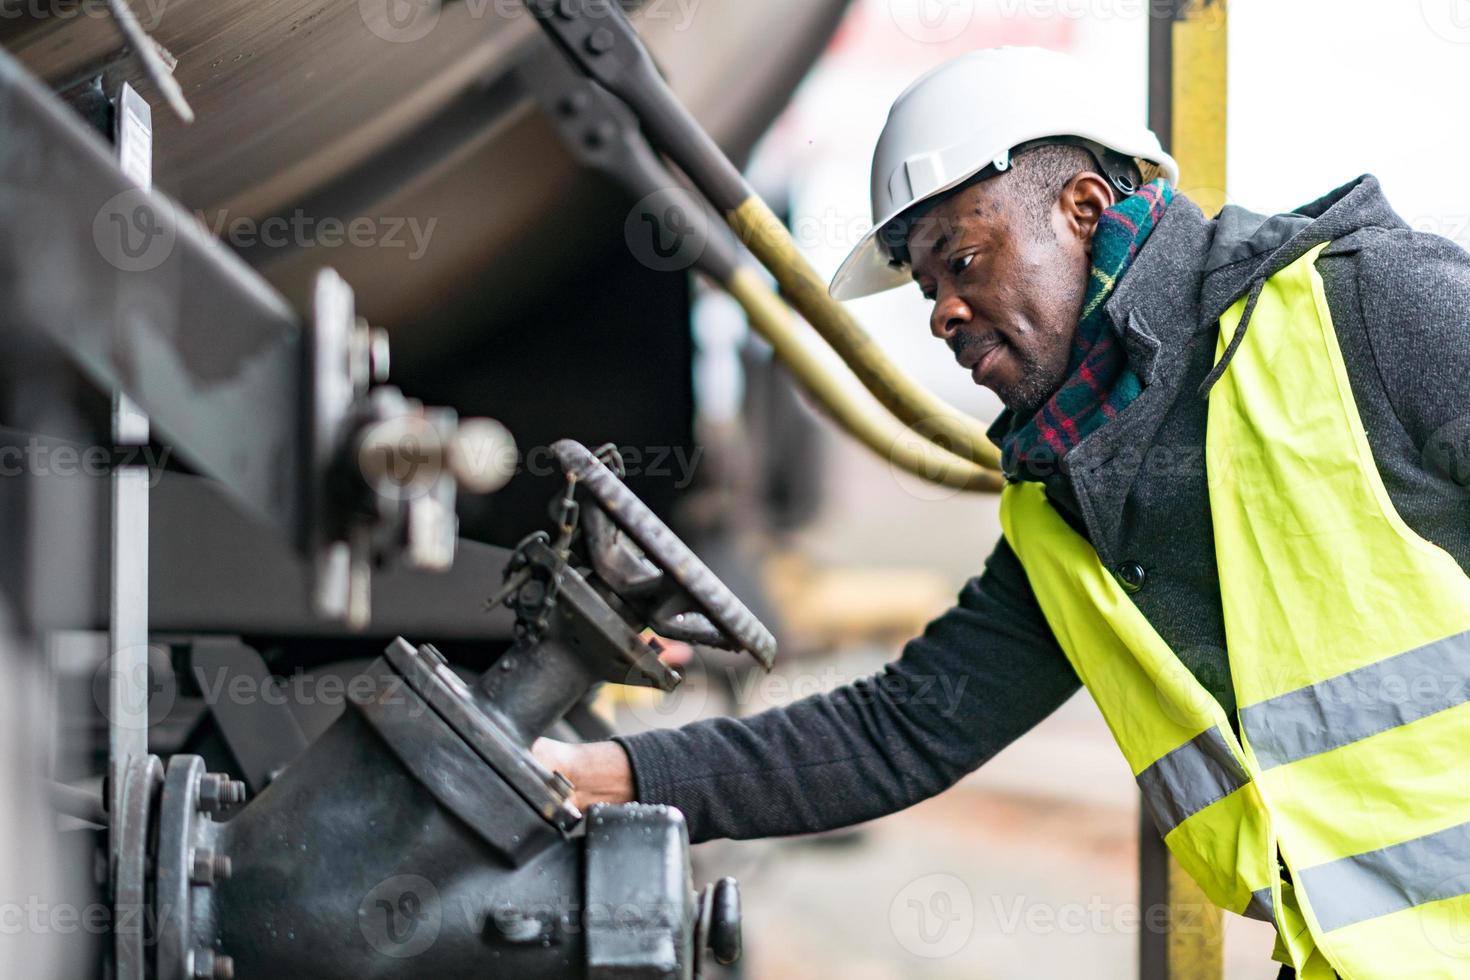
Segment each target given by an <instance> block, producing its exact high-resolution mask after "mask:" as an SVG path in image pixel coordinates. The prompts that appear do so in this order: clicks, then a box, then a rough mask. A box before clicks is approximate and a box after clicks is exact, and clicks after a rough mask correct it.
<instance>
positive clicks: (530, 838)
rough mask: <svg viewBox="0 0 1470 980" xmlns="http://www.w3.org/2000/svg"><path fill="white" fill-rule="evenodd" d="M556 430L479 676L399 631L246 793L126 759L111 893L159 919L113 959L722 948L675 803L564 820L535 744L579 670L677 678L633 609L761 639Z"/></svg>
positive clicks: (590, 954)
mask: <svg viewBox="0 0 1470 980" xmlns="http://www.w3.org/2000/svg"><path fill="white" fill-rule="evenodd" d="M555 449H556V453H557V456H558V459H559V460H560V462H561V464H562V466H563V467H564V468H565V471H566V474H567V490H566V493H565V495H564V496H562V497H561V498H559V507H558V511H559V514H560V517H561V520H560V522H559V527H558V534H557V538H556V540H554V541H553V540H551V539H550V538H549V537H548V536H547V535H545V534H535V535H532V536H531V537H529V538H527V539H526V540H525V542H523V544H522V546H521V547H520V548H519V549H518V550H517V551H516V552H515V555H514V557H513V558H512V561H511V562H510V564H509V566H508V567H507V570H506V581H505V587H504V588H503V589H502V590H501V592H500V593H499V595H500V597H501V598H502V599H503V601H504V602H506V603H509V604H510V605H511V607H512V608H513V609H514V612H515V629H516V634H517V640H516V642H515V644H514V645H513V646H512V647H511V648H510V650H509V651H507V652H506V653H505V654H504V655H503V656H502V657H501V658H500V659H499V660H498V661H497V662H496V663H495V664H494V665H492V666H491V667H490V668H489V669H488V670H487V671H485V672H484V674H483V675H482V676H481V677H480V678H479V679H478V680H475V681H474V682H472V683H467V682H466V681H465V680H464V679H462V678H461V676H460V675H459V674H458V673H456V672H455V671H454V670H453V669H452V668H451V667H450V666H449V664H448V662H447V661H446V660H445V658H444V656H443V655H442V654H441V653H439V651H438V650H436V649H435V648H434V647H433V646H429V645H425V646H421V647H418V648H417V649H415V648H414V647H413V646H412V645H410V644H409V643H408V642H406V641H404V640H402V639H398V640H395V641H394V642H393V643H392V644H391V645H390V646H389V647H388V649H387V651H386V652H385V654H384V655H383V656H382V657H381V658H379V659H378V660H377V661H375V662H374V663H373V664H372V665H371V666H370V667H368V668H367V670H365V671H364V672H362V673H361V674H359V675H358V676H357V677H356V678H354V679H353V680H352V681H350V682H349V683H348V685H347V690H348V692H349V693H348V696H349V702H348V709H347V710H346V711H345V712H344V713H343V715H342V717H341V718H340V719H339V720H338V721H337V722H336V723H335V724H333V725H332V726H331V728H330V729H328V730H327V732H326V733H325V734H324V735H322V736H321V737H320V738H319V739H317V740H316V741H315V742H314V743H313V744H312V745H311V747H310V748H309V749H308V750H307V751H306V752H305V754H304V755H302V756H301V757H300V758H299V759H297V760H296V761H294V762H293V763H291V764H290V765H289V766H288V767H286V768H285V770H284V771H283V772H282V773H281V775H280V776H279V778H277V779H276V780H275V781H273V782H272V783H271V784H270V785H269V787H268V788H267V789H266V790H265V791H264V792H263V793H262V794H261V795H259V796H258V797H256V798H255V799H254V800H252V801H250V802H249V803H244V802H243V796H244V785H243V783H239V782H236V781H234V780H231V779H230V778H228V777H227V776H224V775H221V774H218V773H211V772H207V771H206V768H205V764H204V762H203V760H202V759H200V758H198V757H197V756H190V755H175V756H174V757H173V758H172V759H170V760H169V762H168V764H167V766H166V767H165V766H164V765H163V764H162V763H161V762H160V760H158V759H157V758H156V757H153V756H147V757H144V758H139V759H134V760H133V761H132V762H131V763H130V765H129V766H128V768H127V770H126V773H125V774H124V777H123V778H124V783H123V787H122V800H123V809H122V811H121V812H120V814H119V816H120V818H121V823H120V825H119V826H118V828H117V829H118V831H119V833H120V835H121V836H122V838H123V846H122V849H121V852H120V854H119V874H118V882H117V901H118V903H119V906H120V908H127V907H128V906H129V904H130V903H136V905H137V907H138V908H139V910H140V912H141V913H142V914H139V915H137V916H135V917H132V918H134V919H135V921H138V922H153V923H156V926H155V927H154V928H155V929H156V933H155V934H154V935H152V936H149V935H148V934H147V933H146V932H145V931H135V932H133V933H132V934H129V935H126V936H123V937H120V938H122V939H125V940H126V941H127V942H129V943H132V944H133V946H134V948H132V949H130V950H127V951H125V952H121V953H120V956H119V958H120V960H125V961H133V960H136V961H138V962H141V963H142V964H143V975H145V976H148V977H156V978H158V980H184V978H193V977H221V978H222V977H229V976H233V975H236V974H237V973H238V975H240V976H272V975H277V976H278V975H283V974H287V975H293V976H311V977H322V978H330V977H341V978H350V977H362V976H385V977H386V976H424V975H432V976H442V977H451V978H458V977H464V978H470V977H483V976H514V977H543V976H544V977H553V976H568V975H575V976H587V977H589V978H602V977H605V978H614V977H616V978H623V977H627V978H639V977H646V978H654V977H660V978H661V977H689V976H692V975H695V974H696V973H697V972H698V970H699V967H700V963H701V961H702V960H703V959H705V958H707V957H712V958H714V959H717V960H718V961H720V962H722V963H726V964H728V963H731V962H733V961H734V960H735V959H736V958H737V957H738V956H739V952H740V934H739V930H740V924H739V900H738V894H737V892H736V887H735V884H734V882H733V881H731V880H728V879H727V880H724V881H721V882H720V883H718V884H716V885H712V886H710V887H708V888H706V889H705V890H704V891H703V892H702V893H701V894H695V892H694V887H693V883H692V882H691V878H690V869H689V844H688V838H687V836H686V834H685V832H684V827H683V820H682V818H681V817H680V815H679V814H678V812H677V811H672V810H669V809H667V808H664V807H655V806H643V805H630V806H604V807H598V808H596V809H594V810H593V812H592V813H590V814H587V815H586V817H585V818H584V816H583V815H582V814H581V813H579V812H578V811H577V810H576V809H575V808H574V807H573V806H572V805H571V804H570V803H569V802H568V793H569V789H570V787H569V786H568V785H567V784H566V782H565V781H564V780H563V779H562V778H561V777H560V776H559V775H558V774H556V773H552V772H548V771H547V770H545V769H544V768H543V767H542V766H540V765H539V764H538V763H537V762H536V760H535V759H534V758H533V757H532V756H531V755H530V752H529V748H530V745H531V743H532V742H533V741H534V740H535V739H536V738H537V737H539V736H540V735H541V734H542V733H543V732H544V731H546V730H547V729H548V728H549V727H550V725H551V724H552V723H553V722H555V721H557V720H558V719H560V718H561V717H562V716H563V715H565V714H566V713H567V711H568V710H569V709H571V708H572V707H573V706H575V705H576V704H577V703H579V702H580V701H582V700H583V698H585V697H586V695H587V693H588V692H589V690H590V689H591V688H592V686H593V685H595V684H598V683H601V682H613V683H631V684H642V685H650V686H654V687H659V688H663V689H669V688H672V687H673V686H675V685H676V684H677V683H678V681H679V677H678V675H677V674H675V673H674V672H673V671H671V670H670V669H669V668H668V667H666V666H664V665H663V664H662V663H660V661H659V659H658V656H657V650H656V648H655V647H653V646H651V645H650V644H649V643H648V642H646V641H645V640H644V639H642V638H641V636H640V633H641V630H642V629H643V627H645V626H647V625H656V626H657V627H658V628H659V630H660V632H661V633H662V635H664V636H668V637H670V638H683V639H689V640H697V641H698V642H700V643H704V644H708V645H715V646H721V647H725V648H728V649H735V650H746V651H749V652H750V653H751V654H753V655H754V656H756V657H757V658H758V659H760V660H761V661H763V662H765V663H767V664H768V663H769V662H770V658H771V656H772V655H773V654H774V641H773V640H772V638H771V635H770V634H769V633H768V632H766V630H765V629H764V627H762V626H761V625H760V624H759V623H758V622H757V621H756V620H755V619H754V617H752V616H751V615H750V613H749V612H748V611H747V610H746V609H745V607H744V606H743V605H741V603H740V602H739V600H738V599H736V598H735V597H734V596H733V595H732V594H730V592H729V591H728V590H726V589H725V588H724V586H722V585H721V584H720V583H719V582H718V581H717V580H716V579H715V578H714V577H713V576H712V575H711V574H710V573H709V571H708V570H707V569H705V568H704V566H703V565H702V564H701V563H700V562H699V561H698V559H696V558H695V557H694V556H693V555H692V554H690V553H689V551H688V550H687V549H685V548H684V546H683V545H682V544H681V543H680V542H679V540H678V539H677V538H675V537H674V536H673V535H672V533H671V532H669V530H668V529H667V528H666V527H665V526H664V525H663V524H662V522H660V521H659V520H658V519H657V518H655V517H654V516H653V515H652V514H651V513H650V512H649V511H648V510H647V509H646V508H645V507H643V506H642V505H641V504H640V503H639V501H638V500H637V498H635V497H633V496H632V495H631V494H630V493H628V491H627V490H626V489H625V488H624V487H623V485H622V484H621V483H620V482H619V481H618V479H617V477H616V476H614V475H613V473H612V472H611V471H610V470H609V469H608V468H607V467H606V466H604V465H603V463H602V462H600V461H599V460H598V459H596V458H595V457H594V456H593V455H592V454H591V453H589V452H588V451H587V450H586V449H584V448H583V447H582V446H580V445H579V444H577V443H573V442H563V443H559V444H558V445H557V446H556V447H555Z"/></svg>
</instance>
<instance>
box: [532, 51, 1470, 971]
mask: <svg viewBox="0 0 1470 980" xmlns="http://www.w3.org/2000/svg"><path fill="white" fill-rule="evenodd" d="M1100 84H1101V83H1100V80H1099V79H1096V78H1091V77H1088V76H1086V75H1085V74H1083V73H1082V72H1081V70H1080V69H1079V68H1078V67H1077V66H1076V65H1075V64H1073V63H1072V62H1070V61H1068V60H1067V59H1065V58H1063V57H1062V56H1060V55H1055V54H1051V53H1047V52H1042V51H1036V50H1031V49H999V50H995V51H982V52H976V53H974V54H971V55H967V56H964V57H962V58H959V59H957V60H956V61H954V62H951V63H949V64H947V65H945V66H942V67H941V68H939V69H937V70H936V71H934V72H932V73H930V74H929V75H927V76H925V77H924V78H923V79H920V80H919V82H917V83H916V84H915V85H914V86H913V87H912V88H910V89H909V91H907V92H905V93H904V95H903V96H901V97H900V98H899V100H898V102H897V103H896V104H895V106H894V109H893V112H892V114H891V115H890V117H889V122H888V124H887V126H886V128H885V130H884V134H883V137H882V139H881V140H880V143H879V147H878V150H877V154H876V157H875V161H874V171H873V183H874V187H873V197H874V219H875V227H874V229H873V231H872V232H871V233H870V234H869V236H868V237H867V238H866V239H865V240H864V241H863V243H862V244H861V245H860V246H859V248H858V249H857V250H856V251H855V252H854V255H853V257H852V258H850V259H849V260H848V262H847V263H846V264H845V265H844V267H843V269H842V271H841V272H839V274H838V277H837V279H836V281H835V282H834V287H833V292H834V295H836V296H838V298H851V297H853V296H858V295H864V294H866V293H869V292H873V291H876V290H878V289H882V288H887V287H889V286H893V285H896V284H898V283H899V282H903V281H907V280H908V279H909V278H912V280H913V281H915V282H917V283H918V285H919V288H920V289H922V290H923V292H924V294H925V295H926V296H927V297H929V298H930V299H931V300H932V302H933V313H932V315H931V320H930V328H931V330H932V331H933V333H934V334H935V336H936V337H939V338H941V339H943V340H944V341H945V342H946V343H947V344H948V345H949V346H950V347H951V348H952V349H953V350H954V352H955V356H956V359H957V360H958V361H959V363H960V365H961V366H962V367H963V368H964V369H965V370H967V371H969V372H970V373H971V374H972V375H973V377H974V379H975V381H976V382H977V383H979V384H982V385H984V386H986V387H988V388H990V389H992V390H993V391H995V392H996V394H997V395H999V396H1000V398H1001V399H1002V401H1003V402H1004V404H1005V406H1006V411H1005V413H1004V414H1002V416H1001V417H1000V418H999V419H998V420H997V421H996V423H995V425H994V427H993V428H992V430H991V435H992V438H993V439H994V440H995V441H996V442H997V443H998V444H999V445H1000V446H1001V447H1002V450H1003V464H1004V468H1005V470H1006V473H1007V476H1008V478H1009V482H1008V486H1007V489H1006V491H1005V493H1004V494H1003V498H1002V515H1001V516H1002V525H1003V528H1004V531H1005V536H1004V538H1003V539H1002V541H1001V542H1000V543H999V544H998V545H997V546H996V548H995V550H994V552H993V553H992V554H991V555H990V557H989V558H988V560H987V561H986V566H985V570H984V572H983V574H981V575H980V576H979V577H978V578H976V579H974V580H972V581H971V582H969V583H968V584H967V585H966V586H965V588H964V590H963V591H962V592H961V594H960V596H959V601H958V604H957V605H956V606H955V607H954V608H953V609H951V610H950V611H949V612H947V613H945V614H944V615H943V616H941V617H940V618H939V619H937V620H936V621H934V622H933V623H931V624H930V625H929V627H928V628H927V629H926V630H925V632H924V634H923V635H922V636H920V637H918V638H916V639H914V640H912V641H911V642H910V643H908V644H907V645H906V647H905V648H904V650H903V654H902V656H901V657H899V659H898V660H897V661H895V662H894V663H892V664H890V665H889V666H888V667H887V668H885V669H884V670H883V671H882V672H881V673H879V674H878V675H876V676H874V677H871V678H867V679H864V680H861V681H858V682H856V683H854V684H851V685H849V686H847V687H844V688H840V689H838V690H836V691H833V692H831V693H829V694H825V695H820V696H817V697H813V698H808V699H806V700H804V701H801V702H799V703H796V704H794V705H791V706H789V707H786V708H782V709H779V710H774V711H768V712H765V713H762V714H760V715H756V716H754V717H750V718H745V719H716V720H710V721H704V722H700V723H697V724H693V725H689V726H686V727H685V728H682V729H679V730H675V731H664V732H651V733H647V734H641V735H636V736H632V737H626V738H620V739H617V740H616V741H615V742H611V743H604V744H596V745H587V746H576V747H573V746H564V745H560V744H556V743H542V744H541V745H540V746H538V754H539V755H540V756H541V758H542V759H543V760H544V761H546V762H547V763H548V764H550V765H552V766H554V767H555V768H557V769H559V770H561V771H562V772H563V773H565V774H566V775H567V776H568V777H569V778H570V779H571V780H572V782H573V783H574V784H575V785H576V787H577V799H578V802H579V803H581V804H583V805H586V804H590V803H593V802H598V801H608V802H621V801H627V800H630V799H633V798H637V799H640V800H644V801H648V802H661V803H667V804H670V805H672V806H676V807H678V808H679V809H680V810H682V811H683V812H684V814H685V816H686V818H687V819H688V823H689V829H690V836H691V838H692V839H693V840H696V841H699V840H706V839H710V838H715V837H732V838H751V837H760V836H770V835H782V834H797V833H809V832H814V831H820V830H826V829H830V828H834V827H840V826H844V825H848V824H852V823H856V822H859V821H863V820H869V819H872V818H874V817H878V816H882V815H884V814H888V813H892V812H894V811H896V810H899V809H902V808H904V807H907V806H909V805H911V804H914V803H916V802H918V801H920V800H923V799H925V798H927V797H930V796H932V795H934V794H936V793H938V792H940V791H942V790H944V789H945V788H947V787H949V786H950V785H952V784H953V783H954V782H956V781H957V780H958V779H959V778H960V777H962V776H964V775H965V774H966V773H968V772H970V771H972V770H973V769H975V768H976V767H978V766H979V765H981V764H983V763H984V762H985V761H986V760H988V759H990V758H991V757H992V756H994V755H995V754H996V753H997V752H999V751H1000V750H1001V749H1002V748H1004V747H1005V746H1006V745H1008V744H1010V743H1011V742H1012V741H1013V740H1015V739H1016V738H1018V737H1020V736H1021V735H1022V734H1024V733H1025V732H1026V731H1027V730H1029V729H1030V728H1031V727H1032V726H1034V725H1035V724H1036V723H1037V722H1039V721H1041V720H1042V719H1043V718H1045V717H1046V716H1047V715H1048V714H1049V713H1050V712H1051V711H1053V710H1054V709H1055V708H1056V707H1057V706H1058V705H1060V704H1061V703H1062V702H1063V701H1065V700H1066V699H1067V698H1068V697H1070V696H1071V695H1072V694H1073V693H1074V691H1075V690H1076V688H1077V687H1078V685H1079V683H1083V684H1085V685H1086V686H1087V687H1088V688H1089V691H1090V692H1091V694H1092V695H1093V697H1094V698H1095V700H1096V701H1097V703H1098V705H1099V707H1100V708H1101V709H1102V712H1103V715H1104V716H1105V718H1106V719H1107V720H1108V723H1109V726H1110V728H1111V729H1112V731H1113V734H1114V736H1115V737H1116V738H1117V740H1118V743H1119V745H1120V747H1121V748H1122V750H1123V752H1124V754H1125V756H1126V757H1127V758H1128V761H1129V763H1130V765H1131V766H1132V769H1133V771H1134V773H1135V774H1136V775H1137V777H1138V781H1139V785H1140V787H1141V789H1142V790H1143V794H1144V800H1145V805H1146V806H1147V808H1148V809H1149V811H1150V812H1151V814H1152V816H1153V817H1154V819H1155V821H1156V822H1157V823H1158V825H1159V829H1160V831H1161V833H1163V834H1164V835H1165V840H1166V841H1167V842H1168V844H1169V846H1170V848H1171V850H1172V851H1173V852H1174V854H1175V855H1176V856H1177V857H1178V859H1179V860H1180V862H1181V863H1182V865H1183V866H1184V867H1185V869H1186V870H1188V871H1189V873H1190V874H1191V875H1192V876H1193V877H1194V878H1195V879H1196V880H1197V881H1198V882H1199V883H1200V885H1201V887H1202V888H1203V889H1204V890H1205V892H1206V894H1208V895H1209V896H1210V898H1211V899H1212V900H1214V901H1215V902H1217V903H1218V904H1220V905H1221V906H1222V907H1224V908H1227V909H1229V910H1230V911H1233V912H1237V913H1241V914H1246V915H1252V916H1256V917H1259V918H1262V919H1265V920H1267V921H1272V922H1274V923H1275V924H1276V926H1277V931H1278V937H1279V938H1278V943H1277V949H1276V958H1277V959H1278V960H1279V961H1281V962H1282V963H1284V964H1287V966H1286V967H1285V968H1284V970H1283V975H1284V976H1291V975H1293V974H1292V970H1293V969H1295V970H1296V971H1298V972H1299V974H1300V975H1301V976H1302V977H1305V978H1319V977H1332V976H1333V975H1334V972H1336V973H1337V974H1340V975H1341V976H1344V977H1354V978H1358V977H1389V976H1393V977H1400V976H1403V977H1407V976H1413V977H1451V976H1467V975H1470V960H1466V959H1463V958H1462V957H1465V956H1466V955H1467V954H1470V948H1467V947H1466V946H1465V941H1464V938H1463V935H1462V934H1461V932H1460V931H1457V928H1456V927H1457V925H1458V924H1460V923H1462V922H1463V921H1464V919H1463V918H1462V917H1463V916H1465V915H1466V913H1467V912H1470V774H1467V768H1466V766H1465V765H1464V763H1463V749H1462V746H1463V745H1464V744H1465V741H1464V740H1465V739H1466V738H1467V737H1470V684H1467V676H1470V579H1467V577H1466V572H1465V569H1467V568H1470V492H1467V489H1470V486H1467V485H1470V475H1467V473H1466V470H1465V468H1464V466H1463V464H1460V465H1456V464H1457V463H1459V462H1460V461H1459V460H1457V459H1456V458H1455V454H1454V451H1455V449H1456V448H1457V446H1459V445H1461V444H1462V443H1463V441H1464V436H1465V435H1466V433H1470V424H1465V422H1464V419H1463V418H1462V416H1463V415H1464V413H1465V411H1466V409H1465V406H1467V405H1470V332H1467V328H1466V318H1467V315H1470V314H1467V311H1470V256H1467V255H1466V254H1465V253H1464V252H1463V251H1461V250H1460V249H1458V248H1457V247H1456V246H1454V245H1453V244H1451V243H1450V242H1448V241H1445V240H1443V239H1439V238H1436V237H1434V236H1430V235H1424V234H1418V233H1415V232H1413V231H1411V230H1410V229H1409V228H1408V226H1407V225H1406V224H1405V223H1404V222H1403V221H1402V220H1401V219H1400V218H1399V217H1398V216H1397V215H1396V214H1395V213H1394V212H1393V210H1392V209H1391V208H1390V207H1389V205H1388V203H1387V201H1386V200H1385V199H1384V197H1383V195H1382V193H1381V191H1380V189H1379V186H1378V183H1377V182H1376V181H1375V180H1374V179H1373V178H1372V177H1362V178H1360V179H1358V180H1356V181H1354V182H1353V183H1351V184H1348V185H1347V186H1345V187H1342V188H1340V189H1338V190H1336V191H1333V192H1332V193H1331V194H1328V195H1327V196H1326V197H1324V198H1322V199H1321V200H1319V201H1316V202H1314V203H1312V204H1310V205H1307V206H1306V207H1303V208H1301V209H1300V210H1298V211H1296V212H1293V213H1291V214H1283V215H1276V216H1273V217H1266V216H1262V215H1257V214H1252V213H1250V212H1248V211H1245V210H1243V209H1240V208H1237V207H1233V206H1232V207H1227V208H1226V209H1225V210H1224V211H1223V212H1221V214H1220V215H1219V216H1217V217H1216V218H1214V219H1210V218H1207V217H1206V216H1205V215H1204V214H1202V213H1201V212H1200V210H1199V209H1198V208H1197V207H1196V206H1195V205H1194V204H1193V202H1191V201H1189V200H1188V199H1187V198H1186V197H1184V196H1182V195H1176V194H1174V192H1173V191H1172V183H1173V180H1174V179H1175V178H1176V177H1177V173H1176V168H1175V165H1174V162H1173V161H1172V160H1171V159H1170V158H1169V157H1168V156H1167V155H1166V154H1164V153H1163V152H1162V150H1161V149H1160V148H1159V146H1158V142H1157V140H1156V139H1155V138H1154V137H1153V136H1152V134H1149V133H1147V132H1140V131H1139V130H1138V128H1137V127H1131V126H1130V125H1129V124H1128V123H1127V122H1126V121H1124V122H1119V121H1118V120H1117V118H1116V115H1115V112H1114V109H1113V107H1112V105H1111V104H1110V103H1109V102H1107V101H1106V100H1105V98H1104V97H1103V96H1102V95H1100V94H1099V89H1100ZM1144 178H1151V179H1149V180H1148V181H1147V182H1145V181H1144ZM939 677H943V678H946V679H947V680H948V681H949V687H948V689H949V690H954V691H958V692H960V695H959V700H958V703H957V705H955V706H954V707H953V708H951V707H950V706H949V705H936V704H934V703H933V701H934V700H935V699H932V698H922V697H917V696H915V694H916V692H919V691H922V690H927V689H930V688H931V687H932V686H933V682H934V680H935V679H936V678H939Z"/></svg>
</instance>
